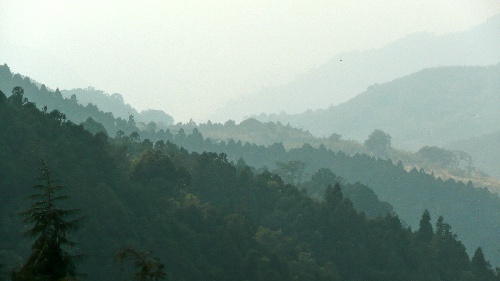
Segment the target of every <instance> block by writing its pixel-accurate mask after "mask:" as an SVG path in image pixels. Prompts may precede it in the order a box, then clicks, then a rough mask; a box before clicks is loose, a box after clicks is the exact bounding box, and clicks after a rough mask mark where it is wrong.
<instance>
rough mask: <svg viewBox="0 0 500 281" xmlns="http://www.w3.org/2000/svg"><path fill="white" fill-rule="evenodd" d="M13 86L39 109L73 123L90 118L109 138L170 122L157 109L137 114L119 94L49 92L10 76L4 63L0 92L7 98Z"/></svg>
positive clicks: (20, 76)
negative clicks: (56, 112)
mask: <svg viewBox="0 0 500 281" xmlns="http://www.w3.org/2000/svg"><path fill="white" fill-rule="evenodd" d="M16 86H20V87H22V88H23V89H24V94H25V97H27V98H28V99H29V100H30V101H32V102H34V103H35V104H36V106H37V107H38V108H39V109H42V110H46V111H52V110H58V111H60V112H62V113H64V114H65V115H66V118H68V119H69V120H71V121H73V122H75V123H77V124H78V123H82V122H85V121H87V119H88V118H89V117H91V118H92V119H93V121H96V122H98V123H100V124H102V125H103V126H104V128H105V130H106V133H107V134H110V135H113V136H114V135H115V134H116V132H117V131H119V130H122V131H124V132H126V133H131V132H134V131H139V130H140V129H141V128H148V126H149V127H151V126H154V128H160V127H162V128H166V127H167V126H168V125H171V124H172V123H173V121H174V120H173V118H172V117H171V116H170V115H168V114H166V113H165V112H163V111H161V110H151V109H150V110H145V111H141V112H138V111H137V110H136V109H134V108H133V107H132V106H130V105H129V104H126V103H125V101H124V100H123V97H122V96H121V95H120V94H113V95H108V94H106V93H104V92H103V91H99V90H96V89H94V88H91V87H89V88H87V89H73V90H62V91H60V90H59V89H56V90H50V89H49V88H47V87H46V86H45V85H44V84H39V83H36V82H35V81H32V80H31V78H29V77H25V76H22V75H20V74H14V73H12V72H11V71H10V69H9V67H8V66H7V65H6V64H4V65H3V66H2V65H0V90H1V91H3V92H5V93H6V94H7V95H10V93H11V91H12V88H13V87H16ZM88 123H89V124H87V125H88V126H89V127H91V126H92V125H93V122H92V120H89V122H88ZM153 124H154V125H153Z"/></svg>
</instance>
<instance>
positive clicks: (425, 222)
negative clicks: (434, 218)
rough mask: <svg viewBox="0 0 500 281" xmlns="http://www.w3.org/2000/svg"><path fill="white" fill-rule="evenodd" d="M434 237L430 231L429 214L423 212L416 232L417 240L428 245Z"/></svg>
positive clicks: (426, 211)
mask: <svg viewBox="0 0 500 281" xmlns="http://www.w3.org/2000/svg"><path fill="white" fill-rule="evenodd" d="M433 236H434V231H433V230H432V224H431V214H430V213H429V211H428V210H425V211H424V213H423V214H422V218H421V219H420V228H419V229H418V232H417V239H418V240H419V241H422V242H426V243H429V242H431V240H432V237H433Z"/></svg>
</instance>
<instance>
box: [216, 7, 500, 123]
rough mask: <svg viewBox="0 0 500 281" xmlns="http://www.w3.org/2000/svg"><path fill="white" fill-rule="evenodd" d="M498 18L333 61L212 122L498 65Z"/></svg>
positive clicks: (243, 100) (244, 99) (230, 106)
mask: <svg viewBox="0 0 500 281" xmlns="http://www.w3.org/2000/svg"><path fill="white" fill-rule="evenodd" d="M498 46H500V15H497V16H495V17H492V18H490V19H489V20H487V21H486V22H484V23H483V24H481V25H478V26H476V27H474V28H471V29H470V30H466V31H463V32H458V33H453V34H445V35H439V36H438V35H434V34H428V33H420V34H413V35H410V36H407V37H405V38H402V39H400V40H398V41H395V42H393V43H391V44H389V45H387V46H385V47H382V48H378V49H370V50H366V51H361V52H359V51H353V52H347V53H342V54H339V55H337V56H336V57H334V58H332V59H331V60H330V61H329V62H327V63H326V64H324V65H322V66H320V67H319V68H317V69H313V70H311V71H309V72H307V73H305V74H303V75H300V76H298V77H297V78H296V79H294V80H293V81H292V82H290V83H289V84H285V85H283V86H277V87H273V88H268V89H264V90H262V91H259V92H256V93H252V94H249V95H246V96H241V97H239V98H236V99H234V100H233V101H230V102H228V103H227V105H226V106H224V107H222V108H221V109H219V110H218V111H217V113H215V114H214V115H213V118H212V121H217V122H225V121H226V120H228V119H233V120H236V121H240V120H242V119H244V117H248V116H252V115H255V114H259V113H261V112H264V113H266V114H270V113H280V112H282V111H284V112H287V113H288V114H297V113H301V112H304V111H306V110H307V109H312V110H315V109H325V108H326V107H328V106H329V105H337V104H339V103H341V102H345V101H347V100H349V99H351V98H353V97H354V96H355V95H357V94H359V93H361V92H362V91H364V90H366V88H367V87H368V86H370V85H372V84H375V83H385V82H389V81H391V80H394V79H396V78H398V77H403V76H405V75H409V74H411V73H414V72H416V71H419V70H422V69H423V68H429V67H438V66H451V65H491V64H496V63H499V62H500V52H498Z"/></svg>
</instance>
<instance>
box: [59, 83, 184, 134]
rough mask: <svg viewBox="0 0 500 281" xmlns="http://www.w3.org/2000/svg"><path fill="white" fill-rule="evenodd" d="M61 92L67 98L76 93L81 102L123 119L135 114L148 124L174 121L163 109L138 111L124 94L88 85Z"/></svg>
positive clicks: (171, 122) (163, 125) (135, 116)
mask: <svg viewBox="0 0 500 281" xmlns="http://www.w3.org/2000/svg"><path fill="white" fill-rule="evenodd" d="M61 94H62V95H63V97H65V98H70V97H71V96H72V95H75V97H76V99H77V100H78V103H79V104H81V105H83V106H86V105H87V104H89V103H91V104H93V105H96V106H97V107H98V108H99V109H100V110H102V111H104V112H111V113H113V115H114V116H115V117H120V118H122V119H128V117H129V115H133V116H134V118H135V119H136V121H137V122H143V123H146V124H147V123H149V122H154V123H156V124H158V125H162V127H165V126H168V125H171V124H173V123H174V118H172V116H170V115H168V114H167V113H165V112H164V111H162V110H154V109H148V110H144V111H141V112H138V111H137V110H136V109H135V108H133V107H132V106H131V105H130V104H128V103H125V100H124V98H123V96H122V95H121V94H118V93H114V94H112V95H109V94H107V93H105V92H103V91H100V90H97V89H95V88H93V87H88V88H86V89H82V88H78V89H71V90H62V91H61Z"/></svg>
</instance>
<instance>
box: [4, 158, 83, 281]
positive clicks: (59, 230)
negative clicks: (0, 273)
mask: <svg viewBox="0 0 500 281" xmlns="http://www.w3.org/2000/svg"><path fill="white" fill-rule="evenodd" d="M40 170H41V176H40V177H39V178H37V179H36V181H37V183H36V184H34V185H33V187H34V188H36V189H38V190H40V192H39V193H35V194H32V195H30V196H28V197H27V198H29V199H31V200H34V201H35V202H34V203H33V204H32V205H31V206H30V208H29V209H28V210H26V211H24V212H23V213H22V215H23V216H24V222H25V223H27V224H30V225H31V228H30V229H29V230H28V231H26V232H25V235H27V236H30V237H35V241H34V243H33V245H32V247H31V248H32V253H31V255H30V256H29V258H28V260H27V262H26V263H25V264H24V265H23V266H22V267H21V268H20V269H19V270H18V271H14V272H13V273H12V280H13V281H21V280H22V281H25V280H26V281H28V280H29V281H31V280H44V281H45V280H50V281H52V280H68V279H72V277H75V276H76V275H77V273H76V266H75V262H76V261H78V260H79V259H81V257H82V255H71V254H70V253H68V252H67V251H66V250H65V249H64V248H65V247H69V248H72V247H74V246H76V243H75V242H72V241H70V240H69V239H68V237H67V236H68V233H69V232H71V231H74V230H76V229H77V228H78V226H79V224H80V222H81V220H82V218H77V219H73V220H67V219H66V218H67V217H73V216H75V215H76V214H77V213H78V212H79V211H80V210H79V209H71V210H65V209H60V208H58V207H57V206H56V203H57V202H59V201H61V200H65V199H67V198H68V197H67V196H62V195H56V193H57V192H59V191H60V190H61V189H62V188H63V185H60V184H58V182H59V181H58V180H55V179H52V175H51V171H50V170H49V169H48V168H47V165H46V163H45V161H43V160H42V162H41V168H40Z"/></svg>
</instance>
